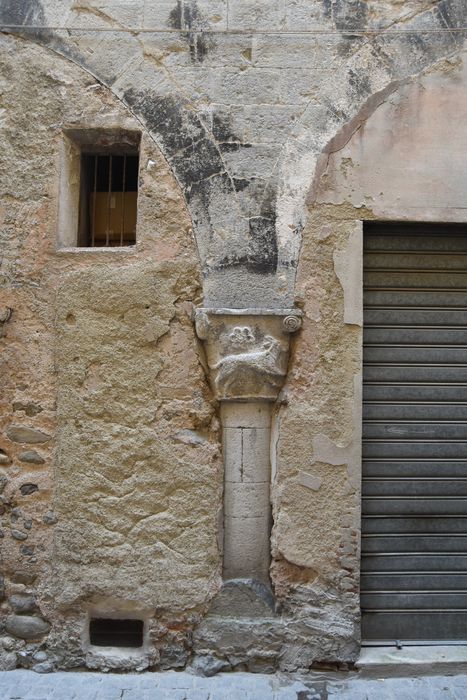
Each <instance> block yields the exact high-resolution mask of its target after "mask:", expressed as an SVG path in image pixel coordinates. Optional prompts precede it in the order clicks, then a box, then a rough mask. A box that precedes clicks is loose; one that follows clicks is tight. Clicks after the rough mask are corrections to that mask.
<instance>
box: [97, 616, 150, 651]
mask: <svg viewBox="0 0 467 700" xmlns="http://www.w3.org/2000/svg"><path fill="white" fill-rule="evenodd" d="M143 628H144V622H143V620H114V619H110V618H92V619H91V621H90V623H89V641H90V642H91V644H93V645H94V646H97V647H142V646H143Z"/></svg>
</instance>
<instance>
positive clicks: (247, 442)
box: [223, 428, 270, 484]
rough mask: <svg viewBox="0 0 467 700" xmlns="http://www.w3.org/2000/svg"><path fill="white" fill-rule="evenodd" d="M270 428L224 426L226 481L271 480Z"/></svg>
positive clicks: (263, 481) (266, 481)
mask: <svg viewBox="0 0 467 700" xmlns="http://www.w3.org/2000/svg"><path fill="white" fill-rule="evenodd" d="M269 440H270V430H269V428H224V431H223V449H224V465H225V477H224V478H225V481H230V482H235V483H242V482H245V483H267V484H269V482H270V466H269Z"/></svg>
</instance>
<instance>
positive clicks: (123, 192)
mask: <svg viewBox="0 0 467 700" xmlns="http://www.w3.org/2000/svg"><path fill="white" fill-rule="evenodd" d="M125 177H126V153H124V154H123V185H122V226H121V232H120V245H123V234H124V231H125Z"/></svg>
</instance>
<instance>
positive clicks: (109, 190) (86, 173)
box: [78, 152, 139, 247]
mask: <svg viewBox="0 0 467 700" xmlns="http://www.w3.org/2000/svg"><path fill="white" fill-rule="evenodd" d="M138 165H139V158H138V155H137V154H135V153H131V152H130V153H118V152H111V153H108V152H107V153H86V152H84V153H82V155H81V195H80V198H81V204H80V221H79V237H78V239H79V244H80V245H81V246H86V247H101V246H103V247H112V246H113V247H115V246H127V245H134V244H135V243H136V208H137V207H136V205H137V196H138Z"/></svg>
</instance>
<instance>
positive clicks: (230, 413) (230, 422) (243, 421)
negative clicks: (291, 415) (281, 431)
mask: <svg viewBox="0 0 467 700" xmlns="http://www.w3.org/2000/svg"><path fill="white" fill-rule="evenodd" d="M221 421H222V425H223V427H224V428H269V427H270V425H271V407H270V404H269V403H266V402H264V401H258V402H256V403H252V402H249V403H242V402H240V401H229V402H227V401H226V402H223V403H221Z"/></svg>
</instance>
